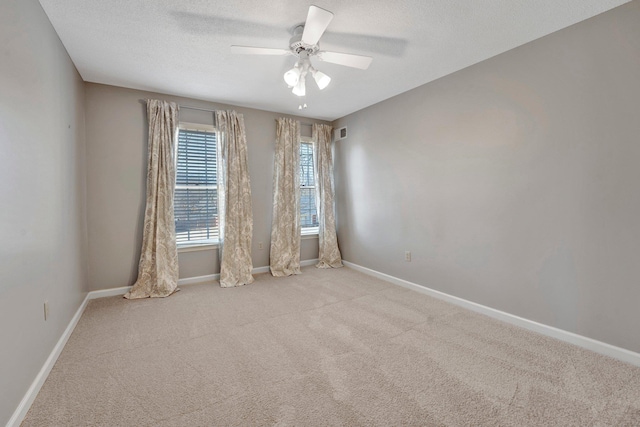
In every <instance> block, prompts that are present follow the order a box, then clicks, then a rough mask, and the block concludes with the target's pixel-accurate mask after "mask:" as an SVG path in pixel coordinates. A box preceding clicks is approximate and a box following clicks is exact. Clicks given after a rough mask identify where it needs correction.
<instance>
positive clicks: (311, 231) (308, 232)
mask: <svg viewBox="0 0 640 427" xmlns="http://www.w3.org/2000/svg"><path fill="white" fill-rule="evenodd" d="M303 143H305V144H311V147H312V148H311V152H312V154H313V187H311V186H308V187H302V184H300V187H299V188H300V190H302V188H313V190H314V195H315V198H316V215H318V206H317V205H318V193H317V191H318V189H317V186H316V177H317V175H318V171H317V167H318V159H317V155H316V142H315V141H314V139H313V138H312V137H310V136H301V137H300V145H302V144H303ZM299 153H300V150H298V155H300V154H299ZM319 232H320V229H319V226H315V227H303V226H302V224H301V225H300V236H301V237H302V238H305V236H307V237H306V238H313V237H314V236H317V235H318V233H319Z"/></svg>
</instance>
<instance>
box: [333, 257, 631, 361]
mask: <svg viewBox="0 0 640 427" xmlns="http://www.w3.org/2000/svg"><path fill="white" fill-rule="evenodd" d="M342 263H343V264H344V265H346V266H347V267H349V268H352V269H354V270H358V271H360V272H362V273H365V274H368V275H370V276H373V277H377V278H379V279H382V280H384V281H387V282H389V283H392V284H394V285H398V286H402V287H404V288H407V289H411V290H414V291H417V292H420V293H422V294H425V295H429V296H432V297H434V298H438V299H441V300H443V301H447V302H449V303H451V304H455V305H457V306H460V307H464V308H466V309H468V310H472V311H475V312H476V313H480V314H484V315H486V316H489V317H492V318H494V319H498V320H501V321H503V322H506V323H510V324H512V325H516V326H519V327H521V328H524V329H528V330H530V331H533V332H537V333H539V334H542V335H546V336H549V337H552V338H555V339H558V340H561V341H565V342H568V343H570V344H573V345H577V346H578V347H582V348H585V349H587V350H591V351H593V352H596V353H599V354H603V355H605V356H609V357H612V358H614V359H618V360H621V361H623V362H627V363H630V364H632V365H635V366H640V354H639V353H636V352H633V351H631V350H627V349H624V348H621V347H616V346H614V345H611V344H607V343H604V342H602V341H597V340H594V339H592V338H588V337H585V336H582V335H578V334H574V333H573V332H569V331H565V330H563V329H558V328H555V327H553V326H548V325H544V324H542V323H538V322H535V321H533V320H529V319H525V318H523V317H519V316H516V315H513V314H509V313H506V312H504V311H500V310H496V309H495V308H491V307H487V306H485V305H482V304H478V303H475V302H471V301H468V300H465V299H462V298H458V297H455V296H453V295H449V294H445V293H444V292H440V291H436V290H434V289H429V288H427V287H425V286H422V285H418V284H416V283H412V282H409V281H407V280H403V279H399V278H397V277H394V276H390V275H388V274H385V273H381V272H379V271H376V270H372V269H370V268H366V267H362V266H361V265H358V264H354V263H351V262H348V261H344V260H343V261H342Z"/></svg>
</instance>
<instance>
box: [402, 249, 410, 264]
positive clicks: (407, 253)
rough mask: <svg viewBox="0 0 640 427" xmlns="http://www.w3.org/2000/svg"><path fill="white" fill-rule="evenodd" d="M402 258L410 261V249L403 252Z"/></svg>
mask: <svg viewBox="0 0 640 427" xmlns="http://www.w3.org/2000/svg"><path fill="white" fill-rule="evenodd" d="M404 260H405V261H407V262H411V251H405V252H404Z"/></svg>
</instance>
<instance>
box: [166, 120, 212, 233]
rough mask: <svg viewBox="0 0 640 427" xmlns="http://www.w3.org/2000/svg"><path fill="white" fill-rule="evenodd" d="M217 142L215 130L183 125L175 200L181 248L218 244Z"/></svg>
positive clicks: (180, 127)
mask: <svg viewBox="0 0 640 427" xmlns="http://www.w3.org/2000/svg"><path fill="white" fill-rule="evenodd" d="M217 141H218V138H217V134H216V131H215V129H214V128H213V127H212V126H206V125H192V124H189V123H180V125H179V128H178V146H177V162H176V188H175V193H174V198H173V203H174V216H175V227H176V243H177V244H178V246H189V245H205V244H215V243H218V240H219V230H218V176H217V172H218V145H217Z"/></svg>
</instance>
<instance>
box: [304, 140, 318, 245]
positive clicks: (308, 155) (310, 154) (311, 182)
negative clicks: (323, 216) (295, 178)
mask: <svg viewBox="0 0 640 427" xmlns="http://www.w3.org/2000/svg"><path fill="white" fill-rule="evenodd" d="M300 227H301V229H302V234H317V233H318V210H317V209H316V181H315V158H314V146H313V142H312V141H310V140H307V139H306V138H305V139H304V140H303V141H301V142H300Z"/></svg>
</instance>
